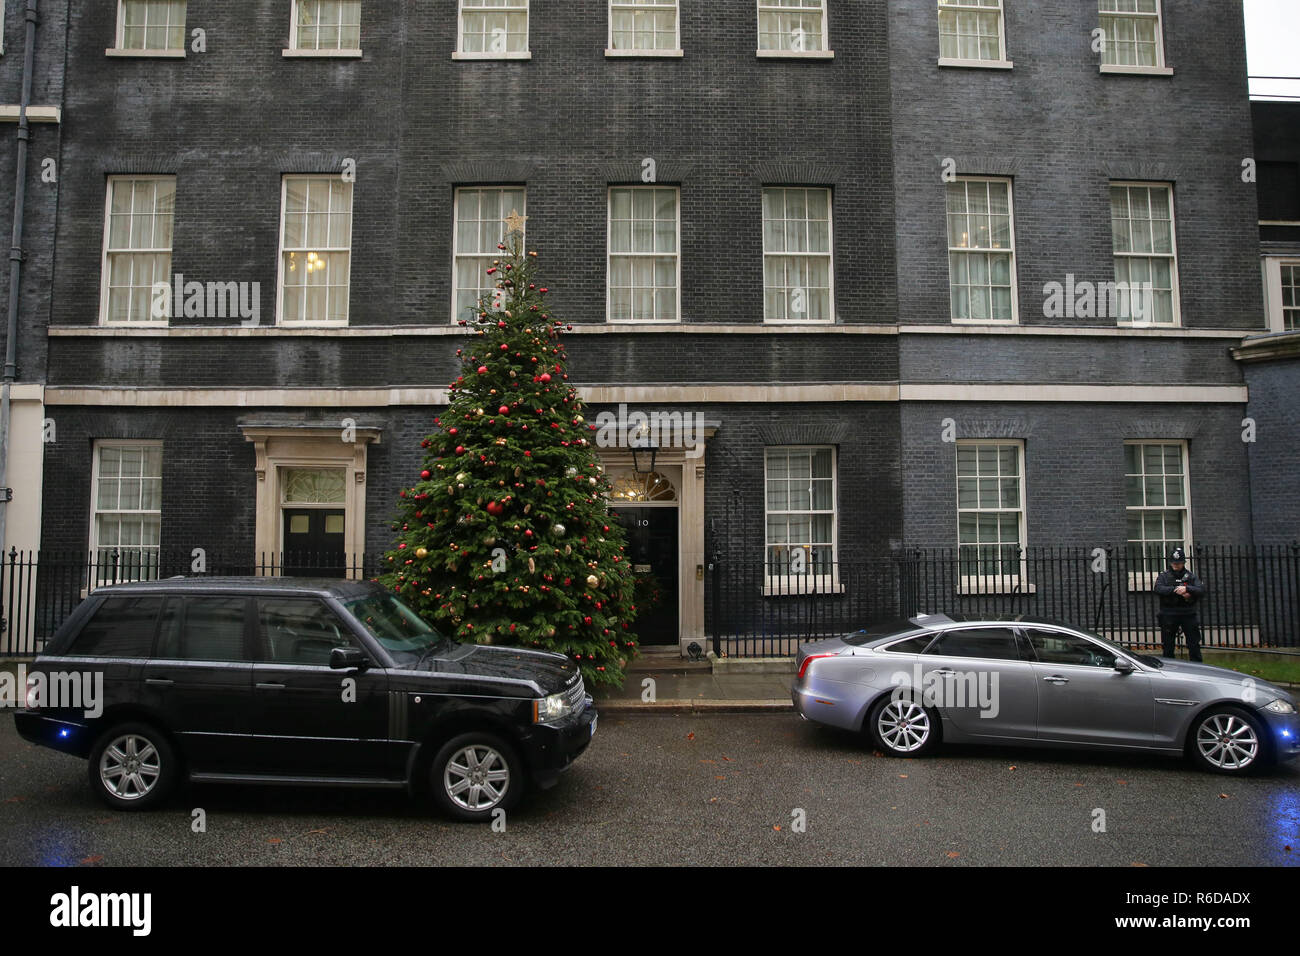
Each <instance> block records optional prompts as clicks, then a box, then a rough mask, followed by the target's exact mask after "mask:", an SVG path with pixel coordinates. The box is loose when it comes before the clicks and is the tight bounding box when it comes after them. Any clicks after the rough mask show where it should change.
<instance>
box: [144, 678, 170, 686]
mask: <svg viewBox="0 0 1300 956" xmlns="http://www.w3.org/2000/svg"><path fill="white" fill-rule="evenodd" d="M144 682H145V683H146V684H151V685H153V686H154V687H170V686H172V684H175V683H176V682H175V681H174V680H172V679H171V678H169V677H146V678H145V679H144Z"/></svg>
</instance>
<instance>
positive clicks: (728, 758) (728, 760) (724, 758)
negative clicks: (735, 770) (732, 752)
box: [722, 757, 731, 763]
mask: <svg viewBox="0 0 1300 956" xmlns="http://www.w3.org/2000/svg"><path fill="white" fill-rule="evenodd" d="M722 759H723V760H725V761H727V762H728V763H730V762H731V758H730V757H723V758H722Z"/></svg>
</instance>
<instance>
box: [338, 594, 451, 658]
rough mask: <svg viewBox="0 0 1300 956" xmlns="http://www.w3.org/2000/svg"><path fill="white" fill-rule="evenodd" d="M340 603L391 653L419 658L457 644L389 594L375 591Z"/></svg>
mask: <svg viewBox="0 0 1300 956" xmlns="http://www.w3.org/2000/svg"><path fill="white" fill-rule="evenodd" d="M343 606H344V607H346V608H347V609H348V612H349V613H350V614H351V615H352V616H353V617H355V618H356V619H357V620H358V621H359V622H360V623H361V626H362V627H364V628H365V629H366V630H367V631H368V632H369V633H370V636H371V637H373V638H374V639H375V640H377V641H378V642H379V643H380V644H382V645H383V646H384V650H386V651H388V652H389V653H390V654H392V655H394V657H396V656H397V655H402V654H406V655H412V656H414V657H415V658H416V659H417V660H418V659H420V658H422V657H423V656H424V655H425V654H426V653H427V652H429V651H432V650H435V649H437V648H439V647H440V646H442V645H446V647H447V649H450V648H452V647H455V646H457V645H456V644H455V642H454V641H451V640H449V639H448V638H445V637H443V636H442V635H441V634H439V633H438V632H437V631H435V630H434V629H433V628H431V627H430V626H429V625H428V624H426V623H425V621H424V619H423V618H422V617H420V615H418V614H416V613H415V612H414V611H412V610H411V609H410V608H409V607H407V606H406V605H405V604H404V603H402V601H401V600H400V599H398V598H396V597H394V596H393V595H391V594H375V595H371V596H370V597H364V598H359V599H357V600H355V601H347V602H346V603H345V604H344V605H343Z"/></svg>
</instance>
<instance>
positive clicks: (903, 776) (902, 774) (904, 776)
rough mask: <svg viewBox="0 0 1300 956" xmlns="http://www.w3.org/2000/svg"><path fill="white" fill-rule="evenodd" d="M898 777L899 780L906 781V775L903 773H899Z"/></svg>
mask: <svg viewBox="0 0 1300 956" xmlns="http://www.w3.org/2000/svg"><path fill="white" fill-rule="evenodd" d="M898 776H899V777H901V778H902V779H904V780H906V779H907V774H905V773H900V774H899V775H898Z"/></svg>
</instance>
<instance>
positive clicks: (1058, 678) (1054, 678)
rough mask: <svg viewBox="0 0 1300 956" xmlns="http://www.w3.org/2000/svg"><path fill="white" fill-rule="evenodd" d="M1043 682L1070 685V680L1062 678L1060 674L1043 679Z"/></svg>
mask: <svg viewBox="0 0 1300 956" xmlns="http://www.w3.org/2000/svg"><path fill="white" fill-rule="evenodd" d="M1043 680H1045V681H1047V683H1049V684H1068V683H1070V678H1068V677H1062V676H1061V675H1060V674H1053V675H1052V676H1051V677H1044V678H1043Z"/></svg>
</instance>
